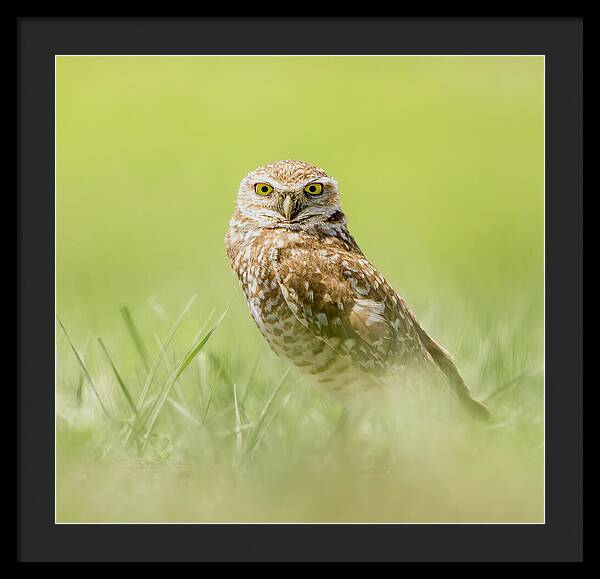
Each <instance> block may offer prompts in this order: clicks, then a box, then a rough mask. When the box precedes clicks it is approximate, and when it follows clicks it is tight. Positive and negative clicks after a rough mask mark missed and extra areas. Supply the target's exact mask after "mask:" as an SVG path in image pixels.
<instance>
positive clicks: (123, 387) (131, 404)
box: [98, 338, 137, 416]
mask: <svg viewBox="0 0 600 579" xmlns="http://www.w3.org/2000/svg"><path fill="white" fill-rule="evenodd" d="M98 343H99V344H100V347H101V348H102V351H103V352H104V355H105V356H106V359H107V360H108V363H109V364H110V365H111V368H112V370H113V373H114V375H115V378H116V379H117V382H118V384H119V386H120V387H121V392H123V395H124V396H125V399H126V400H127V403H128V404H129V407H130V408H131V410H133V413H134V414H135V415H136V416H137V408H136V407H135V402H134V401H133V398H132V397H131V394H130V393H129V389H128V388H127V386H126V385H125V382H123V379H122V378H121V375H120V374H119V371H118V370H117V367H116V366H115V364H114V362H113V361H112V358H111V357H110V354H109V353H108V350H107V349H106V346H105V345H104V342H103V341H102V338H98Z"/></svg>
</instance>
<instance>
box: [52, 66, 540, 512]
mask: <svg viewBox="0 0 600 579" xmlns="http://www.w3.org/2000/svg"><path fill="white" fill-rule="evenodd" d="M278 158H301V159H305V160H308V161H313V162H315V163H317V164H319V165H321V166H323V167H324V168H325V169H326V170H328V171H329V172H330V173H331V174H332V175H333V176H334V177H335V178H337V179H338V181H339V182H340V187H341V191H342V205H343V208H344V209H345V211H346V212H347V214H348V217H349V221H350V228H351V230H352V232H353V233H354V235H355V237H356V238H357V240H358V242H359V244H360V245H361V247H362V249H363V250H364V251H365V253H366V254H367V256H368V257H369V258H370V259H371V260H372V261H373V262H374V263H375V264H376V265H377V266H378V267H379V268H380V269H381V270H382V272H383V273H384V275H385V276H386V278H387V279H388V280H389V281H390V283H391V284H392V285H393V286H394V287H395V288H396V289H397V291H398V292H399V293H401V294H402V295H403V297H405V298H406V299H407V301H408V302H409V304H410V305H411V306H412V307H413V309H414V310H415V312H416V314H417V316H418V317H419V319H420V320H421V321H422V323H423V325H424V326H425V327H426V328H427V329H428V330H430V331H431V333H432V335H433V336H434V337H436V338H437V339H439V341H440V342H441V343H442V344H443V345H445V346H446V347H447V348H448V349H449V350H450V351H451V352H452V353H453V354H454V356H455V358H456V361H457V363H458V365H459V367H460V369H461V372H462V373H463V375H464V376H465V379H466V381H467V383H468V384H469V385H470V386H471V387H472V390H473V391H474V393H475V394H476V395H477V396H478V397H479V398H480V399H485V400H487V401H488V404H489V406H490V407H491V408H492V410H493V412H494V418H493V420H492V421H491V422H490V423H487V424H484V425H482V424H479V423H474V422H472V421H470V420H468V419H466V418H465V417H464V416H463V415H462V414H461V413H460V412H458V411H457V410H456V408H455V405H454V403H453V401H452V399H451V398H450V397H449V396H448V395H447V394H446V393H444V392H427V393H423V394H422V395H420V396H413V395H410V394H408V393H404V392H399V393H398V395H397V396H396V397H394V398H392V399H390V400H385V403H384V404H380V405H375V406H373V407H372V408H371V409H370V410H369V411H368V412H367V413H366V414H365V415H364V416H363V417H362V418H361V419H358V418H356V417H352V418H351V419H350V420H348V422H347V423H346V424H345V425H343V426H341V427H340V414H341V410H342V409H341V407H340V406H339V405H337V404H336V403H334V402H333V401H331V400H329V399H328V398H327V397H326V396H325V395H324V394H322V393H321V392H320V391H318V390H317V389H315V388H313V387H312V386H311V385H310V383H309V382H308V381H307V380H306V379H305V378H304V377H302V376H301V375H300V374H299V373H297V372H296V370H294V369H291V370H290V369H289V368H288V366H287V365H286V364H285V363H284V362H283V361H280V360H278V359H277V358H276V357H275V356H274V355H273V354H272V353H271V352H270V351H269V349H268V347H267V346H266V344H265V343H264V341H263V339H262V337H261V336H260V333H259V332H258V330H257V329H256V328H255V327H254V324H253V322H252V320H251V318H250V315H249V313H248V311H247V308H246V305H245V303H244V300H243V297H242V294H241V291H240V290H239V288H238V284H237V281H236V280H235V278H234V277H233V275H232V274H231V272H230V270H229V265H228V263H227V260H226V257H225V255H224V248H223V236H224V234H225V232H226V229H227V222H228V219H229V217H230V215H231V212H232V210H233V204H234V198H235V192H236V189H237V184H238V182H239V180H240V179H241V178H242V177H243V176H244V174H245V173H247V172H248V171H249V170H250V169H252V168H254V167H256V166H258V165H260V164H263V163H265V162H268V161H271V160H274V159H278ZM56 201H57V263H56V265H57V316H58V321H57V332H56V338H57V382H56V392H57V399H56V414H57V417H56V427H57V438H56V440H57V520H58V521H60V522H97V521H102V522H113V521H123V522H131V521H154V522H167V521H177V522H206V521H208V522H220V521H236V522H244V521H285V522H290V521H292V522H293V521H326V522H335V521H353V522H354V521H378V522H432V521H433V522H480V521H485V522H541V521H542V520H543V484H544V481H543V465H544V447H543V427H544V426H543V362H544V360H543V59H541V58H538V57H532V58H529V57H528V58H519V57H492V58H480V57H472V58H465V57H462V58H461V57H456V58H454V57H436V58H423V57H397V58H396V57H382V58H363V57H357V58H354V57H353V58H338V57H324V58H306V57H303V58H300V57H298V58H279V57H266V58H256V57H254V58H250V57H236V58H225V57H194V58H192V57H183V58H163V57H151V58H133V57H126V58H116V57H91V58H87V57H86V58H83V57H59V58H58V60H57V196H56ZM223 315H224V317H223Z"/></svg>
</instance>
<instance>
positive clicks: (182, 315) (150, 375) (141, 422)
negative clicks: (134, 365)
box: [125, 294, 196, 444]
mask: <svg viewBox="0 0 600 579" xmlns="http://www.w3.org/2000/svg"><path fill="white" fill-rule="evenodd" d="M195 300H196V294H194V295H193V296H192V297H191V298H190V300H189V301H188V303H187V304H186V305H185V307H184V308H183V310H182V311H181V313H180V314H179V317H178V318H177V320H175V324H174V325H173V327H172V328H171V330H170V331H169V334H168V336H167V338H166V340H165V341H164V343H163V344H162V346H161V348H160V350H159V352H158V354H157V356H156V358H155V359H154V362H153V363H152V367H151V368H150V372H148V376H147V377H146V382H145V383H144V387H143V388H142V391H141V393H140V395H139V398H138V401H137V404H136V406H137V408H140V409H141V408H142V407H143V406H144V402H145V401H146V396H147V395H148V391H149V390H150V386H151V385H152V382H153V381H154V377H155V376H156V372H157V371H158V367H159V366H160V361H161V360H162V359H163V357H164V355H165V352H166V350H167V348H168V347H169V345H170V344H171V341H172V340H173V338H174V337H175V334H176V333H177V330H178V329H179V327H180V326H181V324H182V323H183V320H184V319H185V316H186V315H187V313H188V312H189V310H190V308H191V307H192V304H193V303H194V301H195ZM147 416H148V414H145V413H142V415H141V416H139V415H138V418H137V420H136V428H135V429H136V430H141V429H142V427H143V425H144V422H145V420H146V418H147ZM131 432H132V430H130V431H129V432H128V433H127V436H126V437H125V444H127V442H128V441H129V439H130V437H131Z"/></svg>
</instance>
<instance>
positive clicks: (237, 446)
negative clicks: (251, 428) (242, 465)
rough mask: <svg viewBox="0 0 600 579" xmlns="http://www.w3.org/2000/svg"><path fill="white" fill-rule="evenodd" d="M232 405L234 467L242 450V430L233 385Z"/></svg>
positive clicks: (235, 387)
mask: <svg viewBox="0 0 600 579" xmlns="http://www.w3.org/2000/svg"><path fill="white" fill-rule="evenodd" d="M233 405H234V408H235V446H234V447H233V451H234V452H233V463H234V465H235V462H236V459H237V457H238V456H239V454H240V451H241V450H242V430H241V428H240V425H241V419H240V407H239V405H238V395H237V384H234V385H233Z"/></svg>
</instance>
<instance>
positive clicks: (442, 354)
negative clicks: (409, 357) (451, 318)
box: [414, 319, 491, 421]
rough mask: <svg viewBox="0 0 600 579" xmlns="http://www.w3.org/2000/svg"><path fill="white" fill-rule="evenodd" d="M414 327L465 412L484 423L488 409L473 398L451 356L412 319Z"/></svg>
mask: <svg viewBox="0 0 600 579" xmlns="http://www.w3.org/2000/svg"><path fill="white" fill-rule="evenodd" d="M414 321H415V325H416V327H417V329H418V332H419V336H420V338H421V341H422V342H423V345H424V346H425V349H426V350H427V351H428V352H429V354H430V355H431V357H432V358H433V361H434V362H435V363H436V364H437V366H438V368H439V369H440V370H441V371H442V372H443V373H444V374H445V375H446V378H447V379H448V382H449V384H450V387H451V388H452V390H453V391H454V393H455V394H456V395H457V396H458V399H459V400H460V401H461V402H462V404H463V406H464V408H465V410H467V412H468V413H469V414H470V415H471V416H472V417H473V418H475V420H480V421H486V420H489V418H490V417H491V412H490V411H489V409H488V407H487V406H486V405H485V404H483V402H479V400H476V399H475V398H473V396H472V394H471V391H470V390H469V387H468V386H467V385H466V384H465V381H464V380H463V377H462V376H461V375H460V372H459V371H458V368H457V367H456V364H455V363H454V362H453V361H452V356H451V355H450V353H449V352H447V351H446V350H445V348H443V347H442V346H440V344H438V343H437V342H436V341H435V340H434V339H433V338H432V337H431V336H430V335H429V334H428V333H427V332H426V331H425V330H424V329H423V328H422V327H421V325H420V324H419V323H418V322H417V320H416V319H414Z"/></svg>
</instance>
